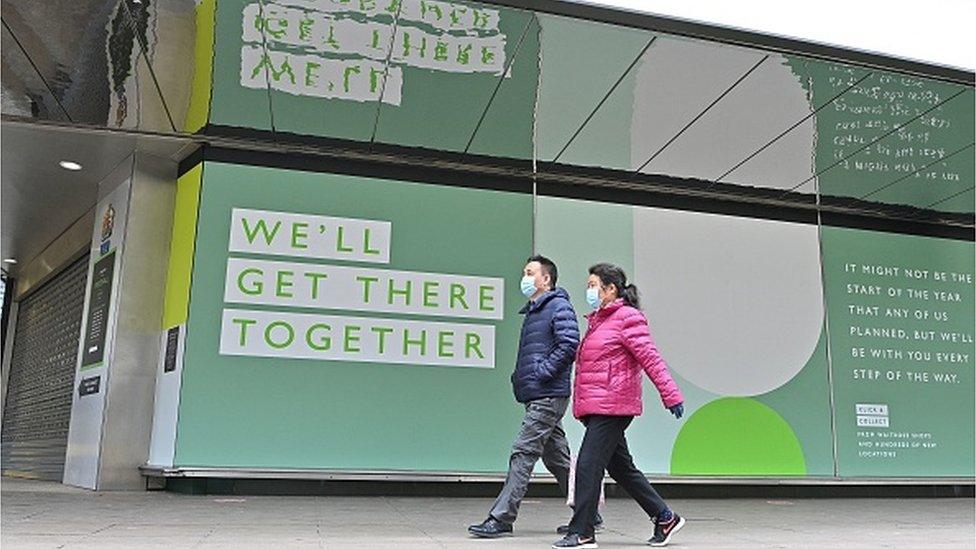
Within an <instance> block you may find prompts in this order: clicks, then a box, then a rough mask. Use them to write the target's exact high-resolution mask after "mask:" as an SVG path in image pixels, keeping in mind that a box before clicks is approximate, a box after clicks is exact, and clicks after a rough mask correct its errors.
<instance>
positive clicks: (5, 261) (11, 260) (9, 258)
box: [3, 257, 17, 265]
mask: <svg viewBox="0 0 976 549" xmlns="http://www.w3.org/2000/svg"><path fill="white" fill-rule="evenodd" d="M3 262H4V263H9V264H11V265H13V264H15V263H17V260H16V259H14V258H12V257H8V258H7V259H4V260H3Z"/></svg>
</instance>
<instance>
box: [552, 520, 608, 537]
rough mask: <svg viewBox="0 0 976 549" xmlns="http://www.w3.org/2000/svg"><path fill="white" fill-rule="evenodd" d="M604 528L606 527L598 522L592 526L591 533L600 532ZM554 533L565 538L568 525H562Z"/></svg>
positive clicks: (601, 522)
mask: <svg viewBox="0 0 976 549" xmlns="http://www.w3.org/2000/svg"><path fill="white" fill-rule="evenodd" d="M606 528H607V527H606V526H605V525H604V524H603V521H602V520H601V521H600V522H598V523H596V524H594V525H593V531H594V532H602V531H604V530H606ZM556 533H557V534H560V535H563V536H565V535H566V534H568V533H569V525H568V524H563V525H562V526H560V527H559V528H556Z"/></svg>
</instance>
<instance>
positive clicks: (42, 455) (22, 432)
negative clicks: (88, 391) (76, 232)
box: [0, 255, 88, 481]
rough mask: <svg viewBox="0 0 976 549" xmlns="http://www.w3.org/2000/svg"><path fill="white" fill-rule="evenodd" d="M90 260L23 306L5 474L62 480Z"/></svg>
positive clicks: (7, 419) (6, 419)
mask: <svg viewBox="0 0 976 549" xmlns="http://www.w3.org/2000/svg"><path fill="white" fill-rule="evenodd" d="M87 275H88V256H87V255H86V256H85V257H83V258H81V259H79V260H78V261H76V262H74V263H73V264H71V265H70V266H69V267H68V268H66V269H65V270H63V271H61V272H60V273H59V274H58V275H57V276H55V277H54V278H52V279H51V280H50V281H48V282H46V283H45V284H44V285H43V286H41V287H40V288H38V289H37V291H35V292H34V293H32V294H31V295H29V296H27V297H26V298H25V299H23V300H22V301H21V302H20V309H19V311H18V314H17V329H16V331H15V332H14V348H13V355H12V358H11V362H10V377H9V379H8V382H7V397H6V401H5V403H4V414H3V431H2V437H0V440H2V444H0V457H2V468H3V474H5V475H16V476H24V477H29V478H40V479H46V480H57V481H60V480H61V476H62V474H63V472H64V454H65V448H66V447H67V443H68V422H69V421H70V419H71V396H72V395H71V393H72V387H73V386H74V375H75V362H76V359H77V356H78V338H79V335H80V332H81V317H82V312H83V308H84V301H85V281H86V279H87Z"/></svg>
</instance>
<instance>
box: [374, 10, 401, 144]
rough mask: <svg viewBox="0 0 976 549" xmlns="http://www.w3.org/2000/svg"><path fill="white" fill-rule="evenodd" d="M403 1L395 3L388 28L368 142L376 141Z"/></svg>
mask: <svg viewBox="0 0 976 549" xmlns="http://www.w3.org/2000/svg"><path fill="white" fill-rule="evenodd" d="M402 8H403V2H400V3H398V4H397V10H396V13H395V14H393V28H392V29H391V30H390V48H389V49H388V50H387V51H386V62H385V63H384V64H383V84H382V85H381V86H380V96H379V98H378V99H377V100H376V116H375V117H373V132H372V133H371V134H370V136H369V144H370V145H372V144H373V142H374V141H376V132H377V131H379V128H380V111H381V110H382V109H383V96H385V95H386V81H387V79H388V78H389V76H390V62H391V60H392V59H393V48H394V47H395V46H396V33H397V28H398V27H399V26H400V10H401V9H402Z"/></svg>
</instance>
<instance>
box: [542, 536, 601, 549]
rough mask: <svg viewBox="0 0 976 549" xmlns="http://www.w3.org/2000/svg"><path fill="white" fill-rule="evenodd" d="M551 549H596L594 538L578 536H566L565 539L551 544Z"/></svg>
mask: <svg viewBox="0 0 976 549" xmlns="http://www.w3.org/2000/svg"><path fill="white" fill-rule="evenodd" d="M552 547H553V549H564V548H566V547H577V548H582V549H597V547H599V545H597V544H596V536H593V537H592V538H582V537H580V535H579V534H566V537H564V538H563V539H561V540H559V541H557V542H556V543H553V544H552Z"/></svg>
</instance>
